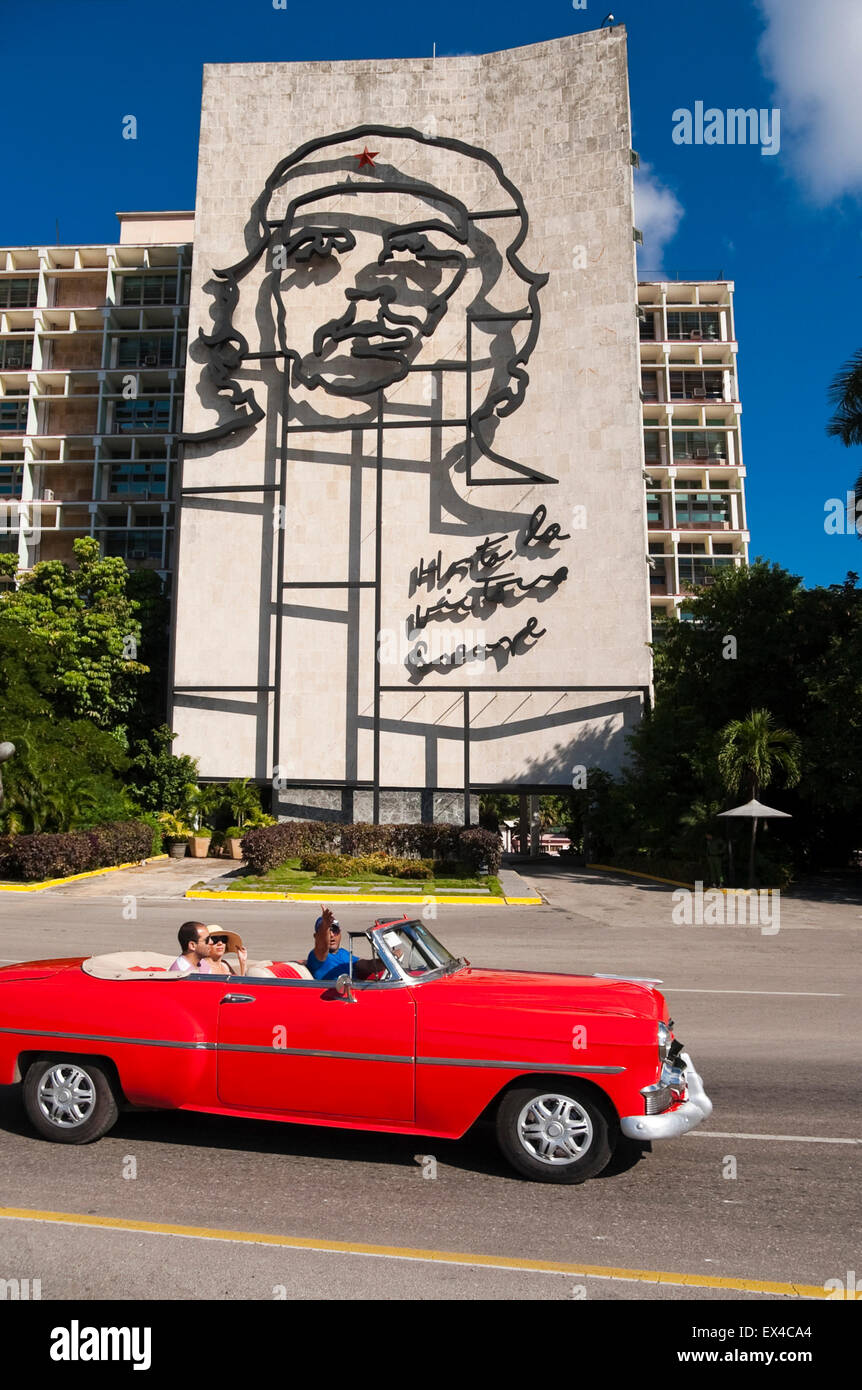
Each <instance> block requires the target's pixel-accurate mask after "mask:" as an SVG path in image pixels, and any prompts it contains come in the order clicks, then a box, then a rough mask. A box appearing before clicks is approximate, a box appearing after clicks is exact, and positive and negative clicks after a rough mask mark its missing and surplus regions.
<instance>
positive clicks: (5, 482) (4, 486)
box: [0, 461, 24, 497]
mask: <svg viewBox="0 0 862 1390" xmlns="http://www.w3.org/2000/svg"><path fill="white" fill-rule="evenodd" d="M23 472H24V470H23V468H22V467H21V466H20V464H15V463H6V462H5V461H4V462H3V463H0V497H20V496H21V477H22V474H23Z"/></svg>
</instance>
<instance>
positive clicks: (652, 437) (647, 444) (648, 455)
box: [644, 430, 661, 463]
mask: <svg viewBox="0 0 862 1390" xmlns="http://www.w3.org/2000/svg"><path fill="white" fill-rule="evenodd" d="M660 438H661V436H660V433H659V431H658V430H644V458H645V459H646V461H647V463H661V443H660Z"/></svg>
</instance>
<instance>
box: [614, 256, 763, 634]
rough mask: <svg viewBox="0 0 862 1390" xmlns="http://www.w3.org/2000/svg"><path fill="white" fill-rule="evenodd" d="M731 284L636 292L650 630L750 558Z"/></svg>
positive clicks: (682, 284)
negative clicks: (698, 591) (699, 590)
mask: <svg viewBox="0 0 862 1390" xmlns="http://www.w3.org/2000/svg"><path fill="white" fill-rule="evenodd" d="M733 291H734V286H733V283H732V282H731V281H729V280H711V281H672V282H669V283H664V284H663V283H649V282H642V283H641V284H640V285H639V286H638V305H639V320H640V357H641V399H642V402H643V420H644V478H645V487H646V504H647V528H648V532H649V557H650V605H651V608H652V620H653V633H654V635H655V637H656V638H657V639H659V638H660V635H661V631H662V626H663V624H664V623H665V622H666V621H667V620H668V619H669V618H673V617H682V618H684V617H685V616H686V615H685V614H683V613H682V612H681V611H680V605H681V604H682V602H683V600H684V599H685V598H686V596H687V595H688V594H690V593H691V590H692V589H693V588H695V587H700V586H702V585H705V584H709V583H711V582H712V580H713V579H714V577H715V575H716V573H717V572H718V571H719V570H720V569H722V568H725V567H727V566H729V565H741V564H744V563H746V561H747V559H748V542H749V539H750V537H749V532H748V530H747V524H746V515H745V484H744V479H745V466H744V464H743V459H742V441H741V436H740V416H741V414H742V406H741V405H740V400H739V381H738V376H737V366H736V363H737V341H736V328H735V325H734V316H733Z"/></svg>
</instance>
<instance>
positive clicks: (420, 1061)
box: [416, 1057, 625, 1076]
mask: <svg viewBox="0 0 862 1390" xmlns="http://www.w3.org/2000/svg"><path fill="white" fill-rule="evenodd" d="M416 1062H417V1065H420V1066H426V1067H498V1068H500V1069H501V1070H502V1071H545V1072H551V1071H553V1072H570V1073H577V1072H596V1073H600V1074H603V1075H605V1076H616V1074H617V1073H618V1072H621V1071H625V1067H590V1066H578V1065H577V1063H571V1064H569V1063H567V1062H566V1063H563V1062H483V1061H481V1060H480V1059H478V1058H474V1057H417V1058H416Z"/></svg>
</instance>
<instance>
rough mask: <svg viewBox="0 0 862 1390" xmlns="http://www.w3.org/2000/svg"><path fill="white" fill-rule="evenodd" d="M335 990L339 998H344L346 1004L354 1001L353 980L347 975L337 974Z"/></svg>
mask: <svg viewBox="0 0 862 1390" xmlns="http://www.w3.org/2000/svg"><path fill="white" fill-rule="evenodd" d="M335 992H336V994H340V995H341V998H342V999H344V1000H346V1002H347V1003H348V1004H355V1003H356V995H355V994H354V992H353V982H352V980H351V978H350V976H349V975H339V977H338V979H337V980H336V981H335Z"/></svg>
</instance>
